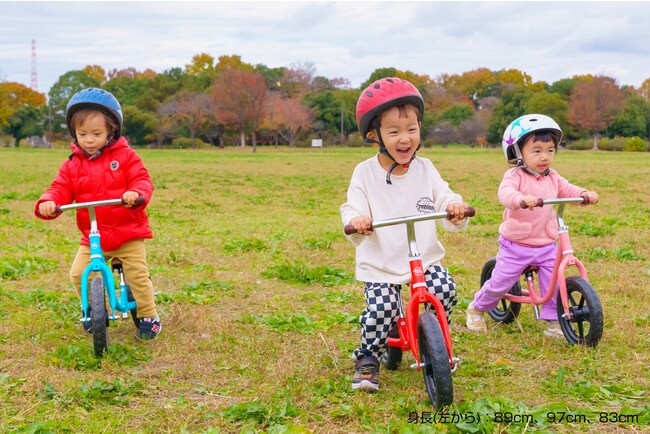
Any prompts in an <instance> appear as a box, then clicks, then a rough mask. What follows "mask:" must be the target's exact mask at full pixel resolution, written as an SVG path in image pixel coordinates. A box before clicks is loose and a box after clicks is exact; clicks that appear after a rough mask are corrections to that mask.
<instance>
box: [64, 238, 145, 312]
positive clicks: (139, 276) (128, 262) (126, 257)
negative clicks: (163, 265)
mask: <svg viewBox="0 0 650 434" xmlns="http://www.w3.org/2000/svg"><path fill="white" fill-rule="evenodd" d="M104 257H105V258H106V260H107V261H110V260H111V259H113V258H119V259H120V260H121V261H122V267H123V268H124V275H125V278H126V283H127V284H128V285H129V287H130V288H131V292H132V293H133V298H135V302H136V303H137V305H138V318H153V317H155V316H157V313H156V303H155V302H154V299H153V283H152V282H151V279H149V268H148V266H147V253H146V251H145V249H144V240H143V239H138V240H133V241H129V242H127V243H124V244H122V246H121V247H120V248H119V249H117V250H113V251H112V252H104ZM89 263H90V247H88V246H84V245H81V246H79V250H77V255H76V256H75V258H74V261H73V262H72V267H71V268H70V280H71V281H72V284H73V285H74V288H75V290H76V291H77V295H78V296H81V276H82V275H83V272H84V269H85V268H86V266H88V264H89ZM91 275H92V273H91ZM89 283H90V282H89ZM88 296H89V297H90V291H89V293H88Z"/></svg>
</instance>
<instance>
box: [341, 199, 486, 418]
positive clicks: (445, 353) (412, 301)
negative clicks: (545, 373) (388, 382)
mask: <svg viewBox="0 0 650 434" xmlns="http://www.w3.org/2000/svg"><path fill="white" fill-rule="evenodd" d="M474 213H475V210H474V208H471V207H470V208H469V209H468V210H467V212H466V213H465V216H466V217H472V216H474ZM450 217H451V216H450V215H449V214H448V213H447V212H437V213H430V214H422V215H415V216H408V217H399V218H394V219H386V220H379V221H373V222H372V229H378V228H382V227H385V226H393V225H398V224H405V225H406V236H407V241H408V246H409V259H408V260H409V264H410V266H411V284H410V294H411V296H410V298H409V301H408V303H407V305H406V309H404V304H403V302H402V299H401V296H400V298H399V315H398V318H397V327H396V328H393V329H392V330H391V333H390V334H389V337H388V349H387V351H386V352H385V353H384V355H383V357H382V363H383V364H384V366H385V367H386V369H388V370H395V369H397V368H398V367H399V366H400V364H401V362H402V352H403V351H408V350H411V352H412V353H413V357H414V358H415V363H414V364H413V365H411V368H414V369H415V368H417V369H418V370H421V371H422V373H423V375H424V385H425V387H426V389H427V393H428V395H429V399H430V401H431V405H433V407H435V408H436V409H440V408H442V407H444V406H446V405H449V404H451V403H452V402H453V400H454V390H453V384H452V379H451V374H452V372H454V371H455V370H456V368H457V367H458V362H459V360H458V359H457V358H455V357H454V355H453V352H452V343H451V336H450V334H449V325H448V324H447V316H446V314H445V309H444V307H443V306H442V303H440V300H438V299H437V298H436V296H435V295H433V294H431V293H430V292H429V291H427V285H426V283H425V280H424V271H425V270H424V269H423V266H422V259H421V258H420V254H419V253H418V249H417V244H416V240H415V223H416V222H420V221H425V220H433V219H444V218H447V219H448V218H450ZM344 231H345V233H346V234H348V235H351V234H353V233H356V230H355V229H354V228H353V227H352V226H351V225H345V228H344ZM420 307H422V312H420ZM430 307H433V309H430Z"/></svg>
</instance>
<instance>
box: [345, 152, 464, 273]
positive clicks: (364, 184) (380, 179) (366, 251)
mask: <svg viewBox="0 0 650 434" xmlns="http://www.w3.org/2000/svg"><path fill="white" fill-rule="evenodd" d="M390 179H391V181H392V185H388V184H387V183H386V170H385V169H384V168H383V167H381V165H380V164H379V159H378V156H377V155H375V156H373V157H372V158H370V159H368V160H366V161H363V162H361V163H359V164H358V165H357V167H356V168H355V169H354V173H353V174H352V179H351V180H350V186H349V188H348V194H347V202H346V203H344V204H343V205H341V208H340V209H341V220H342V221H343V224H344V225H346V224H348V223H349V222H350V220H351V219H352V218H353V217H356V216H359V215H367V216H370V217H371V218H372V219H373V220H384V219H390V218H398V217H406V216H410V215H417V214H425V213H432V212H440V211H445V210H446V209H447V206H448V205H449V204H450V203H452V202H462V201H463V198H462V197H461V196H460V195H458V194H455V193H454V192H453V191H451V189H450V188H449V185H448V184H447V182H446V181H444V180H443V179H442V177H441V176H440V174H439V173H438V171H437V170H436V168H435V167H434V166H433V163H432V162H431V161H430V160H428V159H426V158H420V157H416V158H415V159H414V160H413V161H412V162H411V165H410V166H409V169H408V172H406V174H404V175H394V174H391V177H390ZM436 222H439V223H440V225H441V226H442V227H443V228H445V229H447V230H449V231H453V232H457V231H461V230H463V229H465V228H466V227H467V222H468V219H464V220H462V221H460V222H459V223H458V224H455V225H454V224H452V223H451V222H449V221H448V220H446V219H441V220H427V221H423V222H417V223H415V234H416V238H417V246H418V251H419V253H420V256H421V257H422V264H423V266H424V269H425V270H426V269H427V268H428V267H430V266H431V265H433V264H437V263H439V262H440V260H441V259H442V258H443V257H444V256H445V249H444V248H443V246H442V244H441V243H440V241H438V235H437V230H436ZM348 239H349V240H350V241H351V242H352V244H354V245H355V246H356V269H355V275H356V279H357V280H359V281H363V282H377V283H394V284H404V283H408V282H410V280H411V273H410V268H409V263H408V259H409V258H408V240H407V238H406V226H405V225H395V226H387V227H383V228H378V229H375V231H374V232H373V234H372V235H370V236H365V235H361V234H353V235H349V236H348Z"/></svg>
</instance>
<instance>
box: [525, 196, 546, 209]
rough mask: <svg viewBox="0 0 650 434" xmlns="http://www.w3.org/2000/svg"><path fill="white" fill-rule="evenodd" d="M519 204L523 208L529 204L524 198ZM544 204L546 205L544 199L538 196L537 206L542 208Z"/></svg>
mask: <svg viewBox="0 0 650 434" xmlns="http://www.w3.org/2000/svg"><path fill="white" fill-rule="evenodd" d="M519 206H521V207H522V208H523V209H526V208H528V205H527V204H526V202H524V201H523V199H522V200H520V201H519ZM543 206H544V199H542V198H541V197H538V198H537V203H536V204H535V207H540V208H541V207H543Z"/></svg>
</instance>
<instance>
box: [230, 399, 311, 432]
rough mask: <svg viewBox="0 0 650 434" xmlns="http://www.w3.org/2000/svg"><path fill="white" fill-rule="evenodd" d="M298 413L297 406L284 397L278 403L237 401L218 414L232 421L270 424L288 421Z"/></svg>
mask: <svg viewBox="0 0 650 434" xmlns="http://www.w3.org/2000/svg"><path fill="white" fill-rule="evenodd" d="M298 414H299V412H298V408H297V407H296V406H295V405H293V404H291V399H290V398H288V397H287V398H286V399H285V401H284V402H282V403H281V404H280V405H275V406H268V407H267V406H264V405H262V404H261V403H260V402H259V401H249V402H239V403H235V404H232V405H231V406H230V408H228V409H226V410H225V411H223V412H221V413H220V416H222V417H224V418H225V419H228V420H230V421H233V422H254V423H256V424H260V425H262V426H271V425H278V424H282V423H283V422H289V421H290V420H291V419H292V418H294V417H295V416H297V415H298Z"/></svg>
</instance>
